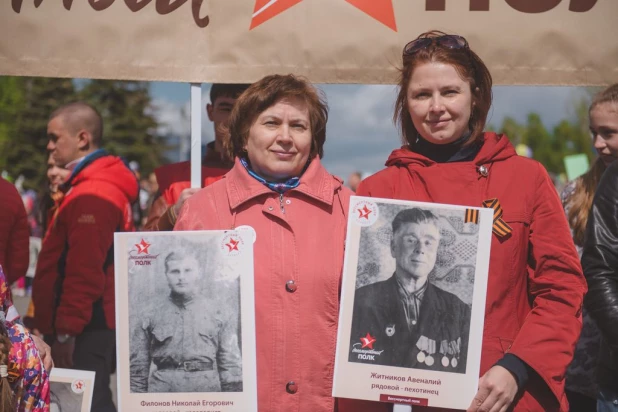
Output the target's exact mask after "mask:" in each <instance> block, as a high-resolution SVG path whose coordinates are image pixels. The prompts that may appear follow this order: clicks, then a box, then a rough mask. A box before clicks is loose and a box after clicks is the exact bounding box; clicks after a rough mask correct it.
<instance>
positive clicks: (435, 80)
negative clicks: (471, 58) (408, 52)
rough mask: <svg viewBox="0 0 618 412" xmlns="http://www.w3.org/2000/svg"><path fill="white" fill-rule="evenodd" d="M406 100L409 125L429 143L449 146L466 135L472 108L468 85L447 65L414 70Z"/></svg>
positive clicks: (427, 66) (430, 64)
mask: <svg viewBox="0 0 618 412" xmlns="http://www.w3.org/2000/svg"><path fill="white" fill-rule="evenodd" d="M407 99H408V111H409V113H410V117H411V119H412V123H413V124H414V127H415V128H416V130H417V131H418V133H419V134H420V135H421V137H422V138H423V139H425V140H427V141H428V142H430V143H434V144H448V143H451V142H454V141H455V140H457V139H459V138H460V137H461V136H462V135H463V134H464V133H466V132H467V131H468V125H469V122H470V115H471V113H472V106H473V99H472V91H471V90H470V83H469V82H468V81H466V80H464V79H462V78H461V77H460V76H459V73H457V70H455V67H453V66H451V65H450V64H444V63H437V62H430V63H425V64H422V65H420V66H418V67H417V68H416V69H414V72H413V73H412V76H411V78H410V83H409V84H408V95H407Z"/></svg>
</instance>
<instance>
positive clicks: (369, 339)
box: [360, 332, 376, 349]
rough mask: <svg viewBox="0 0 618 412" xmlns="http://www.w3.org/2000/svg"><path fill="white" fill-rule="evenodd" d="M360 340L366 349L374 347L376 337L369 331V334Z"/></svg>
mask: <svg viewBox="0 0 618 412" xmlns="http://www.w3.org/2000/svg"><path fill="white" fill-rule="evenodd" d="M360 341H361V343H362V344H363V346H362V347H361V349H365V348H369V349H373V344H374V343H375V341H376V339H375V338H374V337H373V336H371V335H370V334H369V332H367V335H366V336H365V337H364V338H360Z"/></svg>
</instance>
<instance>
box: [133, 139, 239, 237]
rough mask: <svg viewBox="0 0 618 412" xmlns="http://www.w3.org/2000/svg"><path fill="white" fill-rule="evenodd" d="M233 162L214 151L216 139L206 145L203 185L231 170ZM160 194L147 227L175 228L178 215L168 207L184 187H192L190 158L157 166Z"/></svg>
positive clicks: (156, 228)
mask: <svg viewBox="0 0 618 412" xmlns="http://www.w3.org/2000/svg"><path fill="white" fill-rule="evenodd" d="M232 165H233V163H231V162H229V161H226V160H223V159H222V158H221V154H219V153H218V152H216V151H215V144H214V142H211V143H209V144H208V145H207V146H206V154H205V155H204V158H203V159H202V187H206V186H209V185H211V184H213V183H214V182H216V181H218V180H220V179H221V178H222V177H223V175H224V174H226V173H227V172H229V171H230V169H231V168H232ZM155 175H156V176H157V183H158V185H159V193H160V194H161V196H159V198H158V199H157V200H155V201H154V203H153V204H152V206H151V208H150V211H149V213H148V220H147V221H146V224H145V225H144V230H156V231H159V230H172V229H173V228H174V223H176V216H175V215H174V214H173V213H172V214H171V215H170V210H169V208H170V207H171V206H173V205H174V204H176V202H177V201H178V199H179V198H180V194H181V193H182V191H183V190H184V189H188V188H190V187H191V162H180V163H173V164H169V165H165V166H161V167H159V168H157V169H156V170H155Z"/></svg>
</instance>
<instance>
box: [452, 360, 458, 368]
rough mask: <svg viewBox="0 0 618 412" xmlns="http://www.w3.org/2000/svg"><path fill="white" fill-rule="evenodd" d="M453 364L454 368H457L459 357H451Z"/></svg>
mask: <svg viewBox="0 0 618 412" xmlns="http://www.w3.org/2000/svg"><path fill="white" fill-rule="evenodd" d="M451 366H452V367H453V368H456V367H457V358H453V359H451Z"/></svg>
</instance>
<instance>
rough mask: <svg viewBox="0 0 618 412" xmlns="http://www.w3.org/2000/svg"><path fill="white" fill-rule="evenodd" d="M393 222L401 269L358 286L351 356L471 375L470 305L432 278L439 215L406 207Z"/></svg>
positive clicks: (392, 245) (352, 359)
mask: <svg viewBox="0 0 618 412" xmlns="http://www.w3.org/2000/svg"><path fill="white" fill-rule="evenodd" d="M391 226H392V236H391V239H390V254H391V256H392V258H393V259H394V261H395V271H394V273H393V274H392V275H391V276H390V277H388V278H387V279H386V280H382V281H377V282H374V283H371V284H368V285H365V286H362V287H360V288H358V289H357V290H356V292H355V298H354V311H353V317H352V330H351V335H350V351H349V357H348V360H349V361H350V362H359V363H366V364H374V365H386V366H397V367H404V368H412V369H425V370H435V371H442V372H453V373H465V371H466V357H467V356H466V355H467V351H468V336H469V329H470V313H471V310H470V306H468V305H467V304H466V303H464V302H463V301H462V300H461V299H460V298H459V297H458V296H457V295H455V294H453V293H451V292H448V291H446V290H444V289H442V288H440V287H438V286H437V285H435V284H433V283H432V282H431V281H430V279H429V278H430V276H429V275H430V273H431V272H432V270H433V269H434V267H435V265H436V259H437V257H438V247H439V245H440V240H441V233H440V222H439V218H438V216H437V215H436V214H435V213H434V212H432V211H431V210H427V209H421V208H408V209H403V210H401V211H399V212H398V213H397V214H396V215H395V217H394V218H393V220H392V224H391ZM383 275H384V276H387V274H383Z"/></svg>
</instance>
